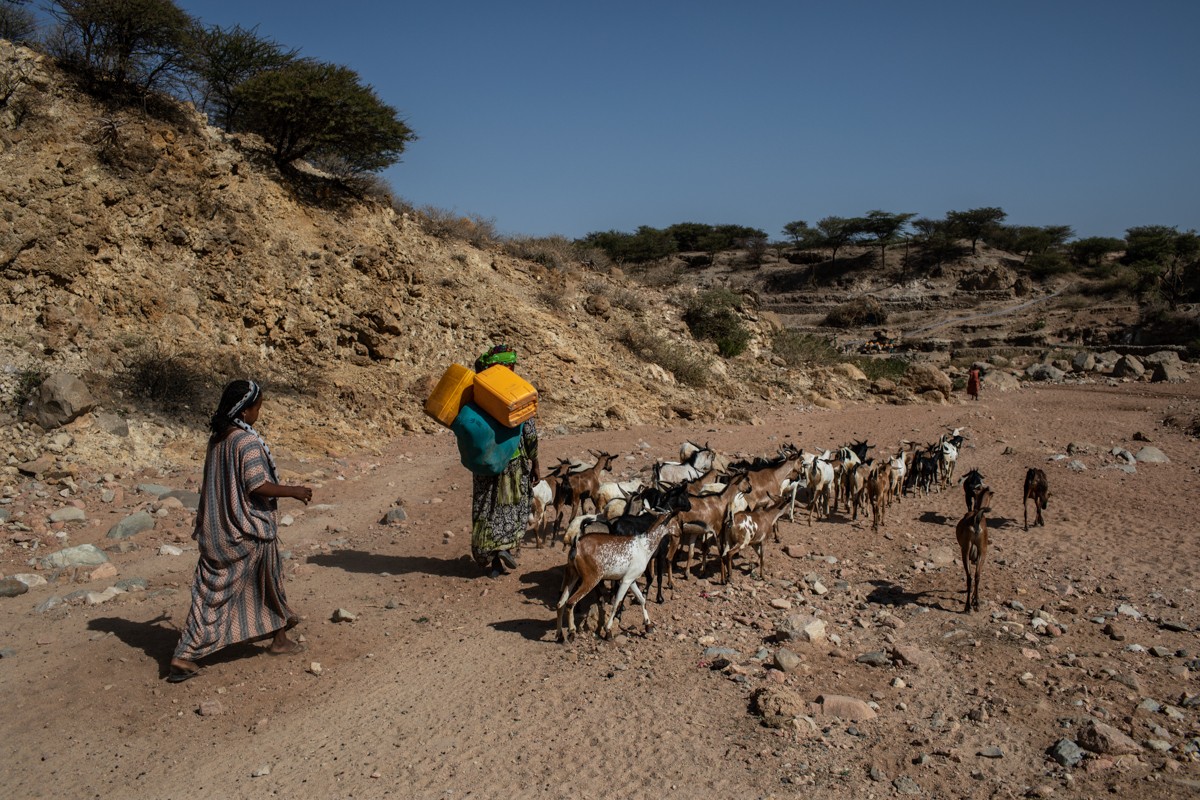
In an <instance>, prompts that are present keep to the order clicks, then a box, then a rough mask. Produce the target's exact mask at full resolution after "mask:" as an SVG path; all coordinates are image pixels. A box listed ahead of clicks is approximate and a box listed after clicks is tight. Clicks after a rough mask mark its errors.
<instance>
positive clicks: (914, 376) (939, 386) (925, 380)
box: [902, 364, 952, 400]
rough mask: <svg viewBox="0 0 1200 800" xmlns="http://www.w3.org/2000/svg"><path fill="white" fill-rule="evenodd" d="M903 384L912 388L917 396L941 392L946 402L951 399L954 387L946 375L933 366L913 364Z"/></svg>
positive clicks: (905, 375) (905, 374)
mask: <svg viewBox="0 0 1200 800" xmlns="http://www.w3.org/2000/svg"><path fill="white" fill-rule="evenodd" d="M902 382H903V384H904V385H905V386H908V387H910V388H911V389H912V390H913V392H914V393H915V394H920V395H923V394H925V393H926V392H939V393H940V394H941V395H942V397H943V398H944V399H946V400H949V399H950V391H951V388H952V385H951V383H950V379H949V378H948V377H946V373H944V372H942V371H941V370H940V369H938V368H937V367H935V366H934V365H933V364H912V365H910V366H909V368H908V371H907V372H906V373H904V378H903V381H902Z"/></svg>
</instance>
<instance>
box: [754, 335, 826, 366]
mask: <svg viewBox="0 0 1200 800" xmlns="http://www.w3.org/2000/svg"><path fill="white" fill-rule="evenodd" d="M771 350H772V351H773V352H774V353H775V355H777V356H779V357H780V358H782V359H783V360H784V363H786V364H787V365H788V366H789V367H802V366H807V365H809V364H836V363H837V362H839V361H841V360H842V358H841V353H840V352H839V351H838V349H837V347H835V346H834V344H833V342H831V341H830V340H829V339H827V338H825V337H824V336H815V335H813V334H811V333H800V332H799V331H794V330H791V329H790V328H784V329H783V330H781V331H779V332H778V333H776V334H775V337H774V338H773V339H772V340H771Z"/></svg>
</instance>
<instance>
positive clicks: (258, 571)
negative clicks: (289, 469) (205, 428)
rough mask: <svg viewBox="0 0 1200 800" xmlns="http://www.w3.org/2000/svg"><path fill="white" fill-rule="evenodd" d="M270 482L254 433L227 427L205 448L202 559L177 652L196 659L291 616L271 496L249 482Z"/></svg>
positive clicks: (199, 528)
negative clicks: (260, 494) (258, 494)
mask: <svg viewBox="0 0 1200 800" xmlns="http://www.w3.org/2000/svg"><path fill="white" fill-rule="evenodd" d="M268 481H270V482H275V475H274V471H273V470H272V469H271V464H270V461H269V460H268V457H267V453H266V452H265V451H264V449H263V445H262V444H261V443H260V442H259V440H258V438H257V437H256V436H255V435H254V434H252V433H248V432H246V431H243V430H238V429H236V428H235V429H233V430H231V431H230V432H229V433H228V434H227V435H226V436H225V437H224V438H223V439H221V440H220V441H219V442H217V443H216V444H215V445H212V446H211V447H209V448H208V453H207V455H206V456H205V458H204V482H203V484H202V485H201V488H200V507H199V509H198V511H197V513H196V529H195V531H194V532H193V533H192V538H193V539H195V540H196V543H197V544H198V545H199V548H200V563H199V564H198V565H197V566H196V577H195V581H194V582H193V584H192V605H191V609H190V610H189V611H188V619H187V626H186V627H185V628H184V631H183V636H182V637H180V640H179V646H178V647H177V648H175V658H181V659H186V660H188V661H195V660H196V659H198V658H203V657H204V656H206V655H209V654H210V653H213V652H216V651H217V650H220V649H221V648H223V647H228V646H229V645H231V644H236V643H237V642H244V641H247V640H249V639H257V638H261V637H264V636H269V635H270V634H273V633H275V632H276V631H278V630H279V629H280V628H284V627H291V626H292V625H294V624H295V623H296V621H297V617H296V615H295V614H293V613H292V611H291V609H289V608H288V605H287V597H286V596H285V594H284V590H283V563H282V561H281V559H280V557H279V549H278V546H277V542H276V535H277V533H278V525H277V523H276V520H275V505H276V503H275V499H274V498H266V497H255V496H254V495H252V494H251V492H252V491H253V490H254V489H257V488H258V487H259V486H262V485H263V484H264V483H267V482H268Z"/></svg>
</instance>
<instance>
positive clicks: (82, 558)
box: [41, 544, 108, 569]
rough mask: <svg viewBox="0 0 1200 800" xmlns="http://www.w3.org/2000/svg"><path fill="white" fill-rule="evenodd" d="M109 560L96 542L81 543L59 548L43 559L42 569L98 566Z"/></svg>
mask: <svg viewBox="0 0 1200 800" xmlns="http://www.w3.org/2000/svg"><path fill="white" fill-rule="evenodd" d="M107 561H108V556H106V555H105V554H104V551H102V550H101V549H100V548H98V547H96V545H94V544H81V545H78V546H77V547H68V548H66V549H64V550H58V551H56V552H54V553H51V554H50V555H48V556H46V557H45V558H43V559H42V560H41V564H42V569H63V568H65V567H98V566H100V565H101V564H104V563H106V562H107Z"/></svg>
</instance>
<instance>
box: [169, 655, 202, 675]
mask: <svg viewBox="0 0 1200 800" xmlns="http://www.w3.org/2000/svg"><path fill="white" fill-rule="evenodd" d="M171 669H173V670H175V671H176V672H195V671H196V670H198V669H200V665H199V664H197V663H196V662H195V661H188V660H187V659H185V658H172V659H171Z"/></svg>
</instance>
